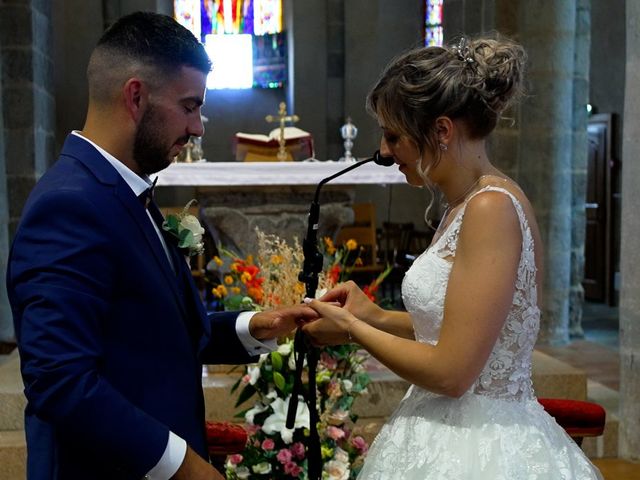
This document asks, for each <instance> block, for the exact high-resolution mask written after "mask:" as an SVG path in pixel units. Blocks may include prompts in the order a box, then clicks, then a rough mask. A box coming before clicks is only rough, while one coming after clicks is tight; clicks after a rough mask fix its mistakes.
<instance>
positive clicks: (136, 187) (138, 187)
mask: <svg viewBox="0 0 640 480" xmlns="http://www.w3.org/2000/svg"><path fill="white" fill-rule="evenodd" d="M71 133H72V134H73V135H75V136H77V137H80V138H81V139H83V140H84V141H85V142H88V143H90V144H91V145H93V147H94V148H95V149H96V150H98V152H100V154H101V155H102V156H103V157H104V158H105V159H106V160H107V161H108V162H109V163H110V164H111V165H112V166H113V168H115V169H116V171H117V172H118V173H119V174H120V176H121V177H122V179H123V180H124V181H125V182H126V184H127V185H129V188H131V190H133V193H134V195H135V196H136V197H137V196H139V195H140V194H141V193H142V192H144V191H145V190H147V189H148V188H149V187H150V186H151V185H152V184H153V181H152V180H151V179H150V178H149V176H148V175H145V176H144V177H141V176H139V175H138V174H137V173H135V172H134V171H133V170H131V169H130V168H129V167H127V166H126V165H125V164H124V163H122V162H121V161H120V160H118V159H117V158H116V157H114V156H113V155H111V154H110V153H109V152H107V151H106V150H105V149H103V148H102V147H100V146H98V145H96V144H95V143H93V142H92V141H91V140H89V139H88V138H87V137H84V136H83V135H82V133H80V132H79V131H78V130H73V131H72V132H71Z"/></svg>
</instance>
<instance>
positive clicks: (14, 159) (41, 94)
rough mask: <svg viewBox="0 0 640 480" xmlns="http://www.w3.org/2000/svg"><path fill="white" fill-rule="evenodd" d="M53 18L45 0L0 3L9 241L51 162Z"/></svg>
mask: <svg viewBox="0 0 640 480" xmlns="http://www.w3.org/2000/svg"><path fill="white" fill-rule="evenodd" d="M50 18H51V4H50V2H47V1H44V0H43V1H37V0H33V1H31V2H15V3H7V2H3V3H2V4H0V19H1V21H0V45H2V50H1V51H0V56H1V60H2V65H3V72H2V73H3V75H2V85H1V87H2V91H1V93H2V95H1V96H2V107H3V108H2V117H3V134H4V173H5V182H6V195H4V198H5V199H6V202H3V204H4V205H6V206H7V210H8V222H6V223H5V222H2V224H3V225H6V227H5V228H7V229H8V237H9V239H11V238H12V237H13V234H14V233H15V229H16V227H17V224H18V221H19V219H20V215H21V213H22V207H23V206H24V203H25V201H26V199H27V196H28V195H29V192H31V189H32V188H33V186H34V185H35V182H36V181H37V179H38V178H39V177H40V176H41V175H42V174H43V173H44V171H45V170H46V169H47V167H48V166H49V165H50V164H51V162H52V161H53V151H54V148H53V145H54V110H55V108H54V99H53V95H52V89H53V81H52V78H53V73H52V72H53V65H52V61H51V37H52V35H51V24H50V20H49V19H50ZM0 245H2V244H0ZM3 253H6V252H3ZM3 258H6V255H3ZM0 289H1V290H2V291H3V292H4V291H5V289H6V288H5V276H4V269H3V272H2V275H1V280H0ZM0 302H2V300H0ZM0 305H1V303H0ZM0 314H1V315H2V316H0V340H2V339H7V338H8V337H12V336H13V326H12V325H13V323H12V321H11V316H10V315H7V313H6V308H3V309H2V310H0Z"/></svg>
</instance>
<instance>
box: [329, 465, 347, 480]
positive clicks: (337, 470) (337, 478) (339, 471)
mask: <svg viewBox="0 0 640 480" xmlns="http://www.w3.org/2000/svg"><path fill="white" fill-rule="evenodd" d="M323 470H324V471H325V472H326V473H328V474H329V476H328V477H326V478H327V479H328V480H349V464H348V463H344V462H339V461H337V460H331V461H329V462H327V463H325V464H324V468H323ZM323 478H324V476H323Z"/></svg>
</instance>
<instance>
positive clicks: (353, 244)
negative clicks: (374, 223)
mask: <svg viewBox="0 0 640 480" xmlns="http://www.w3.org/2000/svg"><path fill="white" fill-rule="evenodd" d="M345 246H346V247H347V250H349V251H350V252H351V251H353V250H355V249H356V248H358V242H356V241H355V240H354V239H353V238H350V239H349V240H347V243H345Z"/></svg>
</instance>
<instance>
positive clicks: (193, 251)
mask: <svg viewBox="0 0 640 480" xmlns="http://www.w3.org/2000/svg"><path fill="white" fill-rule="evenodd" d="M194 203H196V200H195V199H193V200H191V201H190V202H189V203H187V205H186V206H185V207H184V209H183V210H182V212H180V213H179V214H178V215H173V214H171V215H167V217H166V218H165V219H164V222H163V223H162V229H163V230H165V231H167V232H169V233H170V234H171V235H173V236H174V237H175V238H176V239H177V240H178V248H180V249H181V250H182V251H183V252H184V254H185V255H187V256H189V257H191V256H193V255H200V254H201V253H202V252H204V243H202V235H203V234H204V228H202V225H200V222H199V221H198V219H197V218H196V217H195V216H193V215H191V214H190V213H189V207H190V206H191V205H193V204H194Z"/></svg>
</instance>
